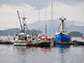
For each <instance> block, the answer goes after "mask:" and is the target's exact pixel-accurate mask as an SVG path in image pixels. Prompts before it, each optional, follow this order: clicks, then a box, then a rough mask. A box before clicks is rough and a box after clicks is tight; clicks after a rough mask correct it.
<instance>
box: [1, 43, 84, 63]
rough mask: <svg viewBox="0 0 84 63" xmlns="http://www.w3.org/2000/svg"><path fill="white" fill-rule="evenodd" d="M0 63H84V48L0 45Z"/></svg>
mask: <svg viewBox="0 0 84 63" xmlns="http://www.w3.org/2000/svg"><path fill="white" fill-rule="evenodd" d="M0 63H84V46H73V45H71V46H70V45H57V46H56V47H50V48H42V47H28V46H13V45H0Z"/></svg>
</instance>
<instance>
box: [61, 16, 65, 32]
mask: <svg viewBox="0 0 84 63" xmlns="http://www.w3.org/2000/svg"><path fill="white" fill-rule="evenodd" d="M60 20H61V22H62V31H64V28H65V27H64V20H66V18H64V17H63V16H62V17H61V18H60Z"/></svg>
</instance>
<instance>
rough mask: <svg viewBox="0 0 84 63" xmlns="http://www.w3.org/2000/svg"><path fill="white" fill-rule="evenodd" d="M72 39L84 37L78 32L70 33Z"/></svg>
mask: <svg viewBox="0 0 84 63" xmlns="http://www.w3.org/2000/svg"><path fill="white" fill-rule="evenodd" d="M70 36H71V37H83V34H82V33H80V32H77V31H72V32H70Z"/></svg>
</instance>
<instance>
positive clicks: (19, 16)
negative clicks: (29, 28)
mask: <svg viewBox="0 0 84 63" xmlns="http://www.w3.org/2000/svg"><path fill="white" fill-rule="evenodd" d="M17 14H18V18H19V22H20V26H21V31H22V24H21V19H20V15H19V11H18V10H17Z"/></svg>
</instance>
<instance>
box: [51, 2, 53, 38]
mask: <svg viewBox="0 0 84 63" xmlns="http://www.w3.org/2000/svg"><path fill="white" fill-rule="evenodd" d="M52 36H53V1H51V37H52Z"/></svg>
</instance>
